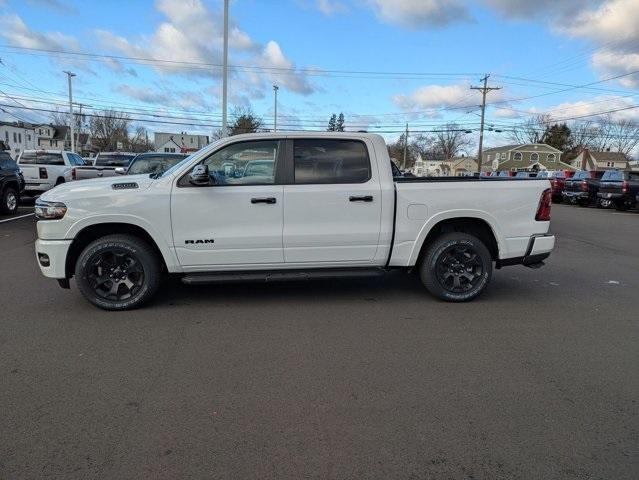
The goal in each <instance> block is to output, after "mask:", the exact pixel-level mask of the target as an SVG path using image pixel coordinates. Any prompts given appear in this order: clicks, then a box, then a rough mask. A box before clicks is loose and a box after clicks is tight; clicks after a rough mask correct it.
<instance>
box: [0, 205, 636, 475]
mask: <svg viewBox="0 0 639 480" xmlns="http://www.w3.org/2000/svg"><path fill="white" fill-rule="evenodd" d="M553 208H554V213H553V223H552V229H553V230H554V232H555V233H556V234H557V235H558V245H557V249H556V251H555V252H554V254H553V255H552V256H551V258H550V259H549V262H548V265H547V266H546V267H544V268H542V269H540V270H530V269H526V268H524V267H509V268H505V269H503V270H500V271H497V272H496V273H495V275H494V279H493V283H492V285H491V286H490V288H489V290H488V291H487V292H486V293H485V294H484V295H483V296H482V297H480V298H479V299H478V300H476V301H475V302H473V303H470V304H446V303H442V302H440V301H436V300H434V299H433V298H431V297H430V296H428V295H427V294H426V292H425V290H424V289H423V287H421V285H420V283H419V282H418V280H417V278H415V277H413V276H410V275H405V274H391V275H387V276H384V277H376V278H370V279H358V280H338V281H314V282H305V283H282V284H255V283H254V284H233V285H225V286H213V287H186V286H183V285H182V284H180V283H179V282H168V283H167V284H166V285H165V286H164V287H163V292H162V293H161V295H160V296H159V297H160V298H159V299H158V300H157V301H156V302H155V303H153V304H152V305H151V306H149V307H147V308H145V309H143V310H138V311H133V312H125V313H108V312H103V311H100V310H97V309H95V308H93V307H92V306H90V305H89V304H88V303H87V302H85V301H84V300H83V299H82V298H81V297H80V294H79V293H78V291H77V290H76V289H74V287H73V285H72V290H70V291H68V290H62V289H60V288H59V287H58V286H57V284H56V283H55V282H53V281H51V280H47V279H45V278H43V277H41V275H40V273H39V270H38V267H37V266H36V263H35V259H34V253H33V241H34V240H35V221H34V219H33V217H26V218H22V219H18V220H15V221H11V222H5V223H0V269H1V272H2V273H1V277H0V299H1V309H2V313H1V314H0V317H1V318H2V320H1V321H0V432H1V435H0V478H1V479H11V480H13V479H23V478H24V479H35V478H63V479H76V478H77V479H86V478H108V479H125V478H126V479H128V478H131V479H134V478H135V479H139V478H153V479H183V478H229V479H231V478H232V479H250V478H263V479H266V478H274V479H275V478H277V479H282V478H291V479H301V478H318V479H332V478H335V479H337V478H343V479H352V478H380V479H390V478H402V479H431V478H432V479H593V480H594V479H614V480H621V479H629V480H630V479H632V480H634V479H637V478H639V375H638V374H637V371H638V367H639V248H638V247H639V243H638V240H639V213H637V212H628V213H619V212H613V211H605V210H597V209H594V208H592V209H583V208H579V207H571V206H563V205H559V206H555V207H553ZM25 212H27V213H28V211H27V210H25Z"/></svg>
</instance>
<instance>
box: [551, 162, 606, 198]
mask: <svg viewBox="0 0 639 480" xmlns="http://www.w3.org/2000/svg"><path fill="white" fill-rule="evenodd" d="M603 174H604V171H603V170H596V171H589V170H578V171H577V172H575V174H574V175H573V176H572V177H571V178H569V179H566V181H565V183H564V191H563V192H562V196H563V199H564V200H565V201H568V202H570V203H573V204H575V203H576V204H578V205H579V206H581V207H587V206H588V205H597V206H604V207H605V206H606V205H605V204H604V205H602V204H601V202H598V201H597V192H598V191H599V180H600V179H601V177H602V176H603Z"/></svg>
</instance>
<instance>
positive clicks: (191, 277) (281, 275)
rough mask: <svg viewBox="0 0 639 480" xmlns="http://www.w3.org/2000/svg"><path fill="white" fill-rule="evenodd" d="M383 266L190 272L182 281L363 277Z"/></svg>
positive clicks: (258, 280) (274, 280) (199, 282)
mask: <svg viewBox="0 0 639 480" xmlns="http://www.w3.org/2000/svg"><path fill="white" fill-rule="evenodd" d="M384 273H385V271H384V270H382V269H381V268H353V269H328V268H327V269H317V270H277V271H273V270H271V271H256V272H214V273H212V272H205V273H190V274H188V275H185V276H184V277H182V283H185V284H187V285H201V284H209V283H230V282H287V281H291V280H314V279H322V278H361V277H371V276H378V275H383V274H384Z"/></svg>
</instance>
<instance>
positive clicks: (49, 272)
mask: <svg viewBox="0 0 639 480" xmlns="http://www.w3.org/2000/svg"><path fill="white" fill-rule="evenodd" d="M72 241H73V240H40V239H38V240H36V242H35V253H36V261H37V262H38V266H39V267H40V271H41V272H42V275H44V276H45V277H49V278H57V279H62V278H66V276H67V275H66V261H67V253H68V252H69V248H70V247H71V242H72Z"/></svg>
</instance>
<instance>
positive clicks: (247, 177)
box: [204, 140, 280, 185]
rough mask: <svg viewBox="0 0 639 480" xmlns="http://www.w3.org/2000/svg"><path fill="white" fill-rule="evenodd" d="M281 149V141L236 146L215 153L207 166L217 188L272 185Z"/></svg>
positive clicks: (235, 144)
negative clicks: (220, 186) (222, 186)
mask: <svg viewBox="0 0 639 480" xmlns="http://www.w3.org/2000/svg"><path fill="white" fill-rule="evenodd" d="M279 149H280V142H279V141H278V140H263V141H251V142H239V143H234V144H232V145H228V146H226V147H224V148H222V149H221V150H218V151H217V152H215V153H213V154H212V155H211V156H209V157H208V158H207V159H206V160H204V165H207V166H208V167H209V175H210V176H211V177H213V178H214V179H215V183H216V184H217V185H272V184H274V183H275V172H276V165H277V155H278V152H279Z"/></svg>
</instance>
